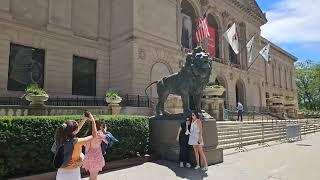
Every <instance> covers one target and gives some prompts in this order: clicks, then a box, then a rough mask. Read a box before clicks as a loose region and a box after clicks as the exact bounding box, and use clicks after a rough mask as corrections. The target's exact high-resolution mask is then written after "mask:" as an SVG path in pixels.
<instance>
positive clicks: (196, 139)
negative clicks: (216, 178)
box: [188, 112, 208, 171]
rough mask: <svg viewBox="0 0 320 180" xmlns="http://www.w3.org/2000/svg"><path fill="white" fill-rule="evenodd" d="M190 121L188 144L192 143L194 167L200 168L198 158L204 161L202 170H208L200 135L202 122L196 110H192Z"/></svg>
mask: <svg viewBox="0 0 320 180" xmlns="http://www.w3.org/2000/svg"><path fill="white" fill-rule="evenodd" d="M191 116H192V121H191V128H190V137H189V142H188V144H189V145H192V147H193V150H194V155H195V157H196V161H197V165H196V167H195V168H194V169H199V168H200V158H201V160H202V161H203V163H204V167H203V168H202V170H203V171H206V170H208V163H207V158H206V156H205V154H204V151H203V145H204V143H203V137H202V122H201V120H200V119H199V115H198V113H197V112H192V114H191Z"/></svg>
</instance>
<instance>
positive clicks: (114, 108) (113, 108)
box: [108, 104, 121, 115]
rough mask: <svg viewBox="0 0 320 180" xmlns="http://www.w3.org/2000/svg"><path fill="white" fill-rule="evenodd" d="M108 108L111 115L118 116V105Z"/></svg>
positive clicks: (119, 108)
mask: <svg viewBox="0 0 320 180" xmlns="http://www.w3.org/2000/svg"><path fill="white" fill-rule="evenodd" d="M108 107H109V109H110V112H111V114H112V115H115V114H120V110H121V106H120V105H119V104H109V105H108Z"/></svg>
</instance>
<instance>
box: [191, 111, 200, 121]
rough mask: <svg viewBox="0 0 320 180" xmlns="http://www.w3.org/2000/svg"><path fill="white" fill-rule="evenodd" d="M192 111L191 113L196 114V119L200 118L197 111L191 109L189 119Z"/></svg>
mask: <svg viewBox="0 0 320 180" xmlns="http://www.w3.org/2000/svg"><path fill="white" fill-rule="evenodd" d="M192 113H193V114H194V115H196V118H197V119H200V116H199V113H198V112H197V111H195V110H193V111H191V119H190V120H192Z"/></svg>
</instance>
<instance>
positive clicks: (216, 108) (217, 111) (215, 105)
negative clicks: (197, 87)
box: [201, 97, 224, 120]
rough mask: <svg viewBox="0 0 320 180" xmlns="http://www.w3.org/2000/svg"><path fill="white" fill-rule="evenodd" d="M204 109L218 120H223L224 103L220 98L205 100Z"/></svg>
mask: <svg viewBox="0 0 320 180" xmlns="http://www.w3.org/2000/svg"><path fill="white" fill-rule="evenodd" d="M201 101H202V108H203V109H204V110H205V111H206V112H208V113H209V114H210V115H211V116H212V117H214V118H215V119H216V120H223V102H224V100H223V99H222V98H219V97H212V98H203V99H202V100H201Z"/></svg>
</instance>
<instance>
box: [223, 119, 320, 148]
mask: <svg viewBox="0 0 320 180" xmlns="http://www.w3.org/2000/svg"><path fill="white" fill-rule="evenodd" d="M295 122H296V123H295V124H297V123H298V124H300V125H301V135H305V134H310V133H315V132H319V131H320V128H319V127H320V126H319V125H318V124H311V123H308V124H306V123H305V122H297V121H295ZM287 124H290V123H288V121H287V122H285V121H280V122H279V121H277V122H263V123H261V122H256V123H253V122H243V123H239V122H217V130H218V144H219V145H218V146H219V147H221V148H223V149H229V148H236V147H238V146H239V143H240V142H241V143H242V146H247V145H253V144H259V143H261V142H269V141H275V140H282V139H284V138H285V137H286V129H285V127H286V125H287ZM306 126H307V127H306ZM239 131H240V132H241V135H242V137H241V138H242V139H240V135H239ZM262 131H263V140H262Z"/></svg>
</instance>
